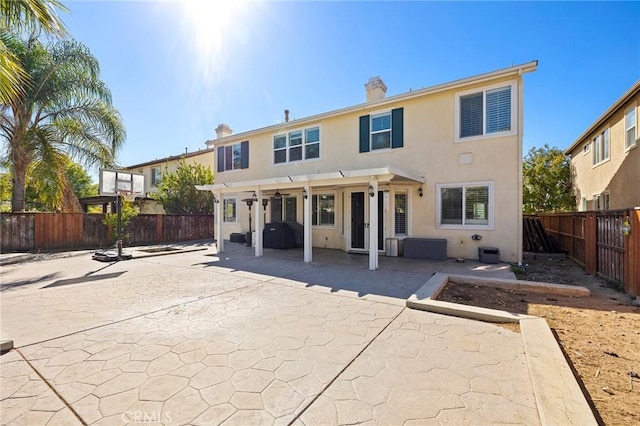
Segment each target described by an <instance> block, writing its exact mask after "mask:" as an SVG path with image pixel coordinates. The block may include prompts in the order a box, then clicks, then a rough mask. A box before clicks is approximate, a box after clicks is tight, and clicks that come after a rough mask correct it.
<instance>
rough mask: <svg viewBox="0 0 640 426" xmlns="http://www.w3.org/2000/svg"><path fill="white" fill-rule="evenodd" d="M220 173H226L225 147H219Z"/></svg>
mask: <svg viewBox="0 0 640 426" xmlns="http://www.w3.org/2000/svg"><path fill="white" fill-rule="evenodd" d="M218 171H219V172H224V146H219V147H218Z"/></svg>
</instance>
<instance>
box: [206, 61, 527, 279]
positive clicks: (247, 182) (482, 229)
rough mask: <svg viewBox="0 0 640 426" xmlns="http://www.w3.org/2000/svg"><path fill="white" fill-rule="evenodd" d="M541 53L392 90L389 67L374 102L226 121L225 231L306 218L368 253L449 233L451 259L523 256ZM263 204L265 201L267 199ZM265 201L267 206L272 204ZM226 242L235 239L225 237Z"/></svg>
mask: <svg viewBox="0 0 640 426" xmlns="http://www.w3.org/2000/svg"><path fill="white" fill-rule="evenodd" d="M536 68H537V61H533V62H529V63H525V64H522V65H517V66H512V67H509V68H506V69H501V70H498V71H494V72H489V73H486V74H481V75H478V76H474V77H470V78H465V79H461V80H456V81H452V82H449V83H444V84H440V85H436V86H433V87H428V88H424V89H420V90H414V91H409V92H407V93H403V94H400V95H396V96H391V97H386V90H387V87H386V86H385V84H384V83H383V82H382V81H381V80H380V78H379V77H376V78H372V79H370V80H369V82H368V83H367V84H366V85H365V88H366V102H365V103H362V104H358V105H355V106H351V107H347V108H343V109H339V110H335V111H330V112H326V113H323V114H318V115H314V116H311V117H307V118H303V119H297V120H292V121H289V120H288V111H285V120H284V122H283V123H280V124H277V125H273V126H269V127H265V128H261V129H257V130H251V131H247V132H243V133H240V134H235V135H234V134H233V133H232V132H231V129H230V128H229V126H227V125H224V124H221V125H220V126H219V127H218V129H216V132H217V137H216V139H215V140H211V141H207V146H208V147H211V148H213V149H215V152H216V169H215V172H216V178H215V182H216V183H215V184H213V185H203V186H198V188H199V189H202V190H210V191H212V192H213V193H214V195H215V197H216V200H217V204H216V232H215V234H216V235H223V236H224V238H225V239H229V236H230V234H231V233H236V232H246V231H248V230H249V211H248V207H247V203H246V200H247V199H249V200H251V199H255V200H256V201H255V202H254V203H253V210H252V211H251V213H252V229H253V230H256V229H257V230H259V232H256V234H255V238H254V242H255V246H256V247H255V252H256V256H261V255H262V254H263V242H262V232H261V231H262V229H263V227H264V222H265V221H266V222H276V221H281V220H295V221H297V222H298V223H300V224H303V225H305V226H304V260H305V261H306V262H309V261H311V258H312V249H311V247H312V246H313V247H326V248H334V249H341V250H345V251H349V252H364V253H369V267H370V269H376V268H377V265H378V254H379V251H382V252H384V249H385V240H386V239H387V238H398V239H404V238H407V237H426V238H438V239H446V240H447V255H448V257H452V258H468V259H470V258H477V257H478V247H481V246H482V247H485V246H489V247H496V248H499V249H500V252H501V260H503V261H509V262H518V261H521V259H522V135H523V74H524V73H527V72H532V71H534V70H535V69H536ZM263 203H264V204H263ZM263 206H264V207H263ZM219 240H220V241H219V242H218V244H219V247H218V248H219V249H220V250H222V249H223V244H224V241H223V239H220V238H219Z"/></svg>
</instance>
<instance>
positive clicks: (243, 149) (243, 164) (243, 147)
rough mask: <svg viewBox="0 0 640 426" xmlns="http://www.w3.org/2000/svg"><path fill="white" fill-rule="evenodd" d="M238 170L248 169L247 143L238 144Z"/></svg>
mask: <svg viewBox="0 0 640 426" xmlns="http://www.w3.org/2000/svg"><path fill="white" fill-rule="evenodd" d="M240 156H241V158H240V168H241V169H248V168H249V141H244V142H242V143H241V144H240Z"/></svg>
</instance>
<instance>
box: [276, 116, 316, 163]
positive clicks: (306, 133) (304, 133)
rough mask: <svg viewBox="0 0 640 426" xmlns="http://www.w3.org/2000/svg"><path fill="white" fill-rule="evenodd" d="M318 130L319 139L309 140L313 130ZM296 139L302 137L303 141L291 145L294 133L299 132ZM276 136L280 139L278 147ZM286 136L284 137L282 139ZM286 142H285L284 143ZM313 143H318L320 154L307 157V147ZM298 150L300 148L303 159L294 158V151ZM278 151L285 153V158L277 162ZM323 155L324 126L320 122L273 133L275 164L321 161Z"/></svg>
mask: <svg viewBox="0 0 640 426" xmlns="http://www.w3.org/2000/svg"><path fill="white" fill-rule="evenodd" d="M313 130H317V131H318V133H317V135H318V140H317V141H311V142H309V141H308V138H309V137H310V136H313V135H312V134H311V131H313ZM298 133H299V135H297V137H296V139H298V137H299V138H301V142H300V143H299V144H297V145H291V140H292V135H296V134H298ZM276 138H278V139H279V140H280V143H279V145H278V146H279V147H278V148H276ZM282 138H284V139H282ZM282 142H284V144H283V143H282ZM313 145H317V147H318V156H317V157H310V158H307V148H308V147H311V146H313ZM294 150H295V152H297V150H300V155H301V159H299V160H292V159H291V157H292V152H294ZM276 152H281V153H284V160H283V159H280V160H281V161H278V162H276ZM321 156H322V126H321V125H320V124H315V125H313V126H306V127H300V128H294V129H287V130H286V131H284V132H278V133H274V134H272V135H271V163H272V164H273V165H274V166H282V165H291V164H297V163H306V162H312V161H319V160H320V159H321Z"/></svg>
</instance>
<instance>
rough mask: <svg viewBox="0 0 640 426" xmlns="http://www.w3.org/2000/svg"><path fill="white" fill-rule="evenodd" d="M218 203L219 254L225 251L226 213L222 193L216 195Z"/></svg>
mask: <svg viewBox="0 0 640 426" xmlns="http://www.w3.org/2000/svg"><path fill="white" fill-rule="evenodd" d="M215 197H216V200H217V202H216V203H214V204H215V209H216V248H217V249H218V253H222V252H223V251H224V234H223V233H222V214H223V211H224V199H223V198H222V194H221V193H220V191H218V192H216V193H215Z"/></svg>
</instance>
